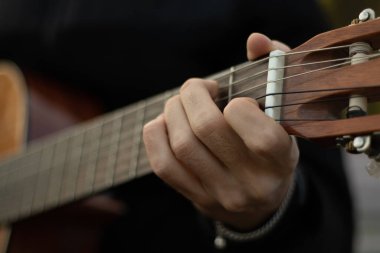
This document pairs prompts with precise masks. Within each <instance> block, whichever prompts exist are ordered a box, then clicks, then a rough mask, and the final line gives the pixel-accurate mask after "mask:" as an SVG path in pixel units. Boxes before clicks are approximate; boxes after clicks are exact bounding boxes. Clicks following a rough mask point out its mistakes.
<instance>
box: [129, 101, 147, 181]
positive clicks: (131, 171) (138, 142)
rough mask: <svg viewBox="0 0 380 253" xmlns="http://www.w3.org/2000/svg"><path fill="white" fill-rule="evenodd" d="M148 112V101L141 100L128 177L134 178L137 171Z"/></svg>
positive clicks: (134, 131) (134, 130)
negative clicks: (146, 113)
mask: <svg viewBox="0 0 380 253" xmlns="http://www.w3.org/2000/svg"><path fill="white" fill-rule="evenodd" d="M145 112H146V102H145V101H141V102H140V103H139V109H138V112H137V114H136V120H135V122H136V124H135V127H134V129H133V140H132V150H131V158H132V159H131V163H130V164H129V173H128V178H129V179H131V178H134V177H135V176H136V172H137V166H138V160H139V155H140V145H141V133H142V128H143V126H144V119H145Z"/></svg>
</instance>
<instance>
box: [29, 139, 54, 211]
mask: <svg viewBox="0 0 380 253" xmlns="http://www.w3.org/2000/svg"><path fill="white" fill-rule="evenodd" d="M53 154H54V145H52V144H46V145H44V146H43V149H42V153H41V159H40V165H39V169H38V177H37V182H36V187H35V191H34V196H33V201H32V211H35V212H37V211H40V210H44V209H45V198H46V194H47V191H48V184H49V183H48V182H49V177H50V166H51V163H52V158H53Z"/></svg>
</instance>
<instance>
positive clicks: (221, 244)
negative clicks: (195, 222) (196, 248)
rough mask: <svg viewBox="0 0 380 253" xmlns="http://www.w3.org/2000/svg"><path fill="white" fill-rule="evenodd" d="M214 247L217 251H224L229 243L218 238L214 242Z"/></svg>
mask: <svg viewBox="0 0 380 253" xmlns="http://www.w3.org/2000/svg"><path fill="white" fill-rule="evenodd" d="M214 246H215V248H217V249H224V248H225V247H226V246H227V242H226V240H225V239H224V238H223V237H221V236H217V237H215V240H214Z"/></svg>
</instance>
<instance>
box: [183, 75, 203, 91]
mask: <svg viewBox="0 0 380 253" xmlns="http://www.w3.org/2000/svg"><path fill="white" fill-rule="evenodd" d="M200 80H201V79H199V78H189V79H187V80H186V81H185V82H184V83H183V85H182V86H181V88H180V93H182V92H184V91H185V90H187V89H188V88H189V87H190V86H193V85H198V84H199V81H200Z"/></svg>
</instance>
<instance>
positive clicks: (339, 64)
mask: <svg viewBox="0 0 380 253" xmlns="http://www.w3.org/2000/svg"><path fill="white" fill-rule="evenodd" d="M378 56H380V53H375V54H371V55H368V56H365V57H361V58H364V59H372V58H376V57H378ZM349 64H351V62H343V63H337V64H334V65H330V66H327V67H322V68H319V69H314V70H310V71H305V72H301V73H298V74H294V75H290V76H286V77H282V78H278V79H276V80H273V81H271V82H277V81H283V80H287V79H291V78H294V77H298V76H302V75H307V74H311V73H314V72H318V71H322V70H327V69H332V68H336V67H340V66H344V65H349ZM267 84H268V82H263V83H260V84H258V85H254V86H252V87H250V88H247V89H244V90H241V91H238V92H235V93H233V96H235V97H236V96H237V95H241V94H243V93H246V92H250V91H254V90H257V89H260V88H263V87H265V86H266V85H267ZM266 96H269V95H266ZM228 99H229V98H228V96H224V97H221V98H218V99H217V100H216V102H224V101H226V100H228Z"/></svg>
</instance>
